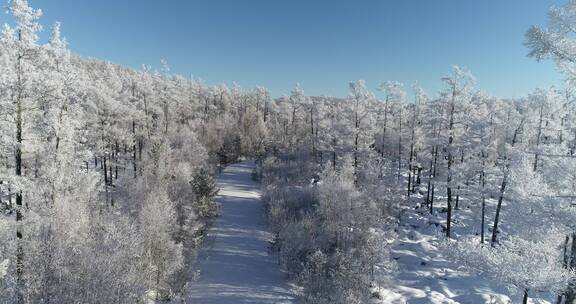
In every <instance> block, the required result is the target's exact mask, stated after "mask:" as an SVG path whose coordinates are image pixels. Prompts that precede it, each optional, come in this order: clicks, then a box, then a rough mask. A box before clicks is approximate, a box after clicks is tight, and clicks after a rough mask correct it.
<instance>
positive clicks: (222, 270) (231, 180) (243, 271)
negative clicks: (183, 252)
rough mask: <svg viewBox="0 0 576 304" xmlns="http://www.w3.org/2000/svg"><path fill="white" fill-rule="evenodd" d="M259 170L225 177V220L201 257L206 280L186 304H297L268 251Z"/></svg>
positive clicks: (240, 169) (221, 182)
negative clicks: (256, 179)
mask: <svg viewBox="0 0 576 304" xmlns="http://www.w3.org/2000/svg"><path fill="white" fill-rule="evenodd" d="M253 168H254V163H253V162H243V163H239V164H235V165H231V166H228V167H227V168H226V169H224V171H223V172H222V173H221V174H220V177H219V179H218V187H219V188H220V192H219V193H218V197H217V201H218V202H219V203H220V204H221V210H220V217H218V219H217V220H216V222H215V223H214V225H213V226H212V228H211V229H210V230H209V231H208V236H207V238H206V241H205V243H204V248H202V249H201V251H200V255H199V260H198V266H197V268H198V269H199V270H200V276H199V278H198V280H197V281H195V282H193V283H192V284H191V286H190V288H189V290H188V295H187V300H186V303H190V304H192V303H198V304H227V303H235V304H241V303H296V301H295V298H294V296H293V295H292V293H291V292H290V288H289V286H288V284H287V283H286V280H285V277H286V276H285V274H284V273H282V272H281V271H280V269H279V267H278V265H277V264H276V263H275V259H274V257H273V256H271V255H270V254H269V251H268V247H269V241H270V240H271V237H272V236H271V235H270V233H268V232H267V231H266V225H265V214H264V209H263V208H262V203H261V201H260V194H261V192H260V187H259V185H258V184H257V183H256V182H254V181H253V180H252V176H251V173H252V169H253Z"/></svg>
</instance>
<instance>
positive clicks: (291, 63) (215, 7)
mask: <svg viewBox="0 0 576 304" xmlns="http://www.w3.org/2000/svg"><path fill="white" fill-rule="evenodd" d="M29 1H30V4H31V5H32V6H33V7H38V8H42V10H43V11H44V15H45V16H44V17H43V23H44V25H45V27H46V30H45V32H49V25H50V24H51V23H52V22H53V21H55V20H59V21H61V22H62V31H63V34H64V36H66V37H67V39H68V41H69V44H70V47H71V49H72V50H74V51H75V52H77V53H79V54H81V55H83V56H89V57H96V58H101V59H107V60H110V61H112V62H115V63H119V64H123V65H128V66H132V67H136V68H138V67H140V65H141V64H148V65H152V66H155V67H158V66H159V61H160V59H161V58H165V59H166V60H167V61H168V62H169V64H170V66H171V67H172V71H173V72H176V73H179V74H182V75H194V76H195V77H199V78H202V79H204V80H205V81H206V82H207V83H209V84H219V83H223V82H224V83H228V84H230V83H232V82H233V81H236V82H238V83H239V84H241V85H243V86H254V85H263V86H266V87H268V88H269V89H270V90H271V91H272V93H273V95H274V96H279V95H282V94H286V93H288V92H289V91H290V89H291V88H292V87H293V86H294V84H295V83H296V82H300V83H301V85H302V87H303V88H304V90H305V92H306V93H307V94H315V95H316V94H326V95H336V96H340V95H344V94H346V90H347V83H348V82H349V81H351V80H357V79H365V80H366V81H367V83H368V85H369V86H370V87H371V88H375V87H376V86H377V85H378V84H379V83H380V82H382V81H386V80H397V81H401V82H403V83H405V84H408V85H409V84H412V83H413V82H414V81H419V83H420V84H421V85H422V86H424V88H425V89H427V90H428V91H429V92H431V93H434V92H435V91H436V90H437V89H438V88H439V87H440V86H441V81H440V80H439V78H440V77H442V76H444V75H446V74H447V73H448V72H449V71H450V66H451V65H453V64H458V65H462V66H466V67H468V68H469V69H471V70H472V72H473V73H474V74H475V75H476V77H477V79H478V87H480V88H481V89H483V90H485V91H487V92H489V93H492V94H496V95H499V96H502V97H515V96H520V95H523V94H526V93H528V92H530V91H531V90H532V89H534V88H536V87H543V86H548V85H552V84H558V83H560V82H561V79H562V76H561V75H560V74H559V73H558V72H557V71H556V68H555V66H554V64H553V63H552V62H543V63H537V62H535V61H534V60H532V59H529V58H527V57H526V53H527V50H526V49H525V47H524V46H523V44H522V43H523V41H524V33H525V32H526V30H527V29H528V27H529V26H530V25H532V24H540V25H545V22H546V13H547V11H548V7H550V6H551V5H561V4H563V3H564V1H559V0H547V1H544V0H538V1H532V0H530V1H527V0H506V1H504V0H482V1H473V0H433V1H432V0H366V1H363V0H357V1H352V0H348V1H339V0H291V1H280V0H276V1H275V0H204V1H199V0H169V1H159V0H156V1H149V0H94V1H79V0H58V1H41V0H29ZM7 20H8V18H7V17H6V15H3V16H2V17H0V22H2V23H3V22H6V21H7Z"/></svg>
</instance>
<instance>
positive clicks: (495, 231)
mask: <svg viewBox="0 0 576 304" xmlns="http://www.w3.org/2000/svg"><path fill="white" fill-rule="evenodd" d="M507 183H508V173H507V172H506V173H505V174H504V177H503V178H502V185H501V186H500V196H499V197H498V205H496V216H495V217H494V226H493V227H492V240H491V242H492V247H494V246H495V245H496V242H497V238H498V222H499V220H500V210H501V209H502V201H503V200H504V192H505V191H506V184H507Z"/></svg>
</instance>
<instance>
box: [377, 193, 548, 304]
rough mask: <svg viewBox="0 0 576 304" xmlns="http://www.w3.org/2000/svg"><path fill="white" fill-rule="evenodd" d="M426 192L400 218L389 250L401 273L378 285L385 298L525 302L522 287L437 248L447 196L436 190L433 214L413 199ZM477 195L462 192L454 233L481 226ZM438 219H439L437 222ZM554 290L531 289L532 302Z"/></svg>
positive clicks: (416, 302) (491, 203)
mask: <svg viewBox="0 0 576 304" xmlns="http://www.w3.org/2000/svg"><path fill="white" fill-rule="evenodd" d="M423 200H424V198H423V197H421V196H418V195H417V196H416V197H415V198H414V199H413V201H414V202H412V203H408V204H407V205H406V206H404V207H405V208H404V212H403V216H402V220H401V222H400V225H399V227H398V239H397V240H396V241H395V243H394V244H393V246H392V252H391V256H392V258H394V259H395V260H396V262H397V263H398V273H397V274H396V276H395V277H394V278H393V280H392V283H391V284H390V286H388V287H387V288H383V289H382V290H380V295H381V300H380V301H376V302H377V303H379V304H380V303H381V304H405V303H408V304H457V303H460V304H484V303H486V304H509V303H521V302H522V293H521V292H520V291H518V290H509V289H507V288H506V287H505V286H502V285H501V284H499V283H498V282H495V281H494V280H491V279H490V278H487V277H486V276H484V275H483V274H481V273H480V274H479V273H473V272H471V271H468V270H466V269H463V268H462V267H461V265H458V264H456V263H453V262H451V261H449V260H448V259H447V258H446V257H445V256H444V255H443V253H442V251H441V250H439V249H438V247H437V245H438V242H439V240H442V239H444V236H443V233H444V232H443V230H442V227H441V226H439V225H444V224H445V223H446V218H445V217H446V214H445V213H442V212H438V211H439V210H440V209H441V208H442V207H446V203H445V201H446V198H445V197H443V196H441V195H438V197H437V200H436V201H435V205H436V206H437V208H438V209H437V211H436V212H435V214H434V215H430V214H429V213H428V211H427V208H426V207H421V208H418V209H415V208H414V206H415V205H416V203H415V202H417V201H418V202H421V201H423ZM477 201H479V200H474V201H470V200H468V199H466V198H461V200H460V205H461V208H460V209H459V210H454V214H453V216H454V221H453V224H454V225H453V231H454V237H456V238H457V237H458V236H460V235H475V234H477V233H478V232H479V226H480V222H479V219H478V218H477V215H478V214H479V211H478V208H480V207H479V205H478V204H477ZM486 204H487V206H486V212H487V218H486V221H487V225H486V230H487V232H486V233H487V235H486V238H487V239H489V238H490V233H491V232H488V227H489V224H490V223H491V221H492V220H493V214H494V210H495V206H496V201H495V200H493V199H489V200H487V202H486ZM502 212H503V213H502V214H503V216H502V223H501V224H502V227H503V229H508V227H507V221H508V219H509V217H510V216H512V215H510V214H509V206H508V205H507V204H504V206H503V209H502ZM436 224H439V225H436ZM554 298H555V295H553V294H549V293H534V292H533V293H531V294H530V299H529V301H528V303H530V304H550V303H553V301H554Z"/></svg>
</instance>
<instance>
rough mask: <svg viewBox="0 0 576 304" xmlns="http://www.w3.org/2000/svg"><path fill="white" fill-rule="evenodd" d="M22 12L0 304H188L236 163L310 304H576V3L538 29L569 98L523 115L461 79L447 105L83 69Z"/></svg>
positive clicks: (515, 103) (405, 93) (14, 68)
mask: <svg viewBox="0 0 576 304" xmlns="http://www.w3.org/2000/svg"><path fill="white" fill-rule="evenodd" d="M7 7H8V12H9V14H11V15H12V16H13V19H14V23H13V24H7V25H5V26H4V28H3V30H2V34H1V38H0V67H1V69H0V71H1V72H0V151H1V153H0V212H1V214H0V303H19V304H20V303H143V301H144V299H145V298H146V299H148V300H153V301H158V302H160V301H163V300H169V299H172V300H174V299H177V298H181V299H182V302H183V303H184V301H185V298H186V295H185V294H186V291H187V290H188V289H189V288H190V286H193V285H194V282H195V279H196V275H195V266H194V265H195V261H196V256H197V253H198V251H199V249H200V248H202V245H203V240H204V235H205V234H206V231H207V230H208V229H209V228H210V226H211V225H212V224H213V223H214V220H215V219H216V218H217V217H218V215H219V210H220V207H221V206H219V204H218V203H217V201H216V200H215V197H217V195H218V187H217V185H216V177H217V176H218V173H219V172H220V171H221V169H222V168H223V167H225V166H227V165H229V164H232V163H236V162H238V161H239V160H241V159H253V160H255V161H256V167H255V169H254V172H253V174H252V175H253V178H254V179H255V180H256V181H258V182H260V183H261V187H262V192H263V196H262V202H263V208H265V212H266V216H267V224H268V229H269V231H270V232H271V233H272V234H273V235H274V238H273V240H271V242H270V243H269V247H270V248H269V251H270V254H271V255H273V256H274V257H275V259H276V260H277V264H278V267H279V268H280V269H282V270H283V271H284V272H285V276H286V280H287V281H288V282H290V283H291V284H292V286H293V292H294V294H295V295H296V296H297V298H298V299H299V302H301V303H326V304H328V303H347V304H353V303H573V302H574V301H575V300H576V281H575V279H576V273H575V269H576V224H575V223H576V209H575V206H574V205H575V199H576V104H575V103H574V101H575V100H576V90H575V89H574V88H575V86H574V85H575V81H576V65H575V64H576V40H575V38H574V34H575V30H574V26H576V1H572V0H570V1H568V3H567V4H566V5H565V6H563V7H558V8H553V9H551V11H550V12H549V22H548V24H546V25H544V27H542V28H540V27H536V26H535V27H532V28H529V29H526V30H527V33H526V37H525V46H526V52H527V53H528V56H530V57H533V58H534V60H537V61H539V60H544V59H551V60H553V61H555V63H556V64H557V66H558V69H559V70H560V71H561V72H562V73H563V75H564V76H565V78H566V82H565V85H564V86H562V87H549V88H540V89H535V90H534V91H533V93H531V94H529V95H528V96H525V97H522V98H516V99H501V98H498V97H497V96H491V95H489V94H487V93H484V92H483V91H482V88H478V87H476V85H475V78H474V76H473V75H472V73H471V72H470V71H469V70H467V69H466V68H463V67H458V66H453V67H452V68H450V67H447V69H446V71H445V72H444V73H440V74H439V75H438V79H440V80H441V81H442V82H443V83H444V88H443V89H442V90H441V91H439V92H425V91H424V90H423V89H422V88H421V87H419V86H418V85H417V84H415V85H404V84H402V83H399V82H396V81H384V82H382V84H381V85H379V86H378V87H377V88H375V89H374V90H372V89H371V88H370V87H369V86H368V85H367V83H366V82H365V81H363V80H357V81H353V82H350V83H349V85H348V89H349V94H348V96H346V97H328V96H309V95H306V93H305V91H304V89H303V88H301V87H300V85H296V86H295V87H294V89H293V90H292V92H291V94H290V95H288V96H284V97H281V98H272V94H271V92H269V91H268V90H267V89H266V88H264V87H255V88H242V87H240V86H237V85H234V86H232V87H228V86H226V85H217V86H211V85H207V84H205V83H204V82H202V81H201V80H198V79H194V78H188V77H183V76H179V75H175V74H173V73H172V72H171V71H170V68H169V65H168V63H167V62H165V61H162V67H161V68H159V69H152V68H150V67H147V66H143V67H142V68H141V69H138V70H135V69H131V68H128V67H124V66H121V65H117V64H113V63H110V62H108V61H104V60H99V59H89V58H83V57H81V56H79V55H77V54H75V53H73V52H72V51H71V50H69V49H68V46H67V42H66V40H65V39H64V38H63V36H64V35H63V34H61V28H60V24H59V23H56V24H54V25H52V26H51V27H49V28H50V29H49V31H50V32H51V35H50V38H49V40H48V41H40V39H39V33H40V31H42V30H43V25H42V20H41V17H42V12H41V10H39V9H36V8H32V7H30V5H29V3H28V1H27V0H10V1H9V2H8V6H7ZM62 31H63V32H65V28H63V29H62ZM377 96H384V97H383V98H382V97H377ZM200 276H201V274H200ZM190 303H192V302H190ZM194 303H196V302H194ZM198 303H199V302H198ZM266 303H268V302H266Z"/></svg>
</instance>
